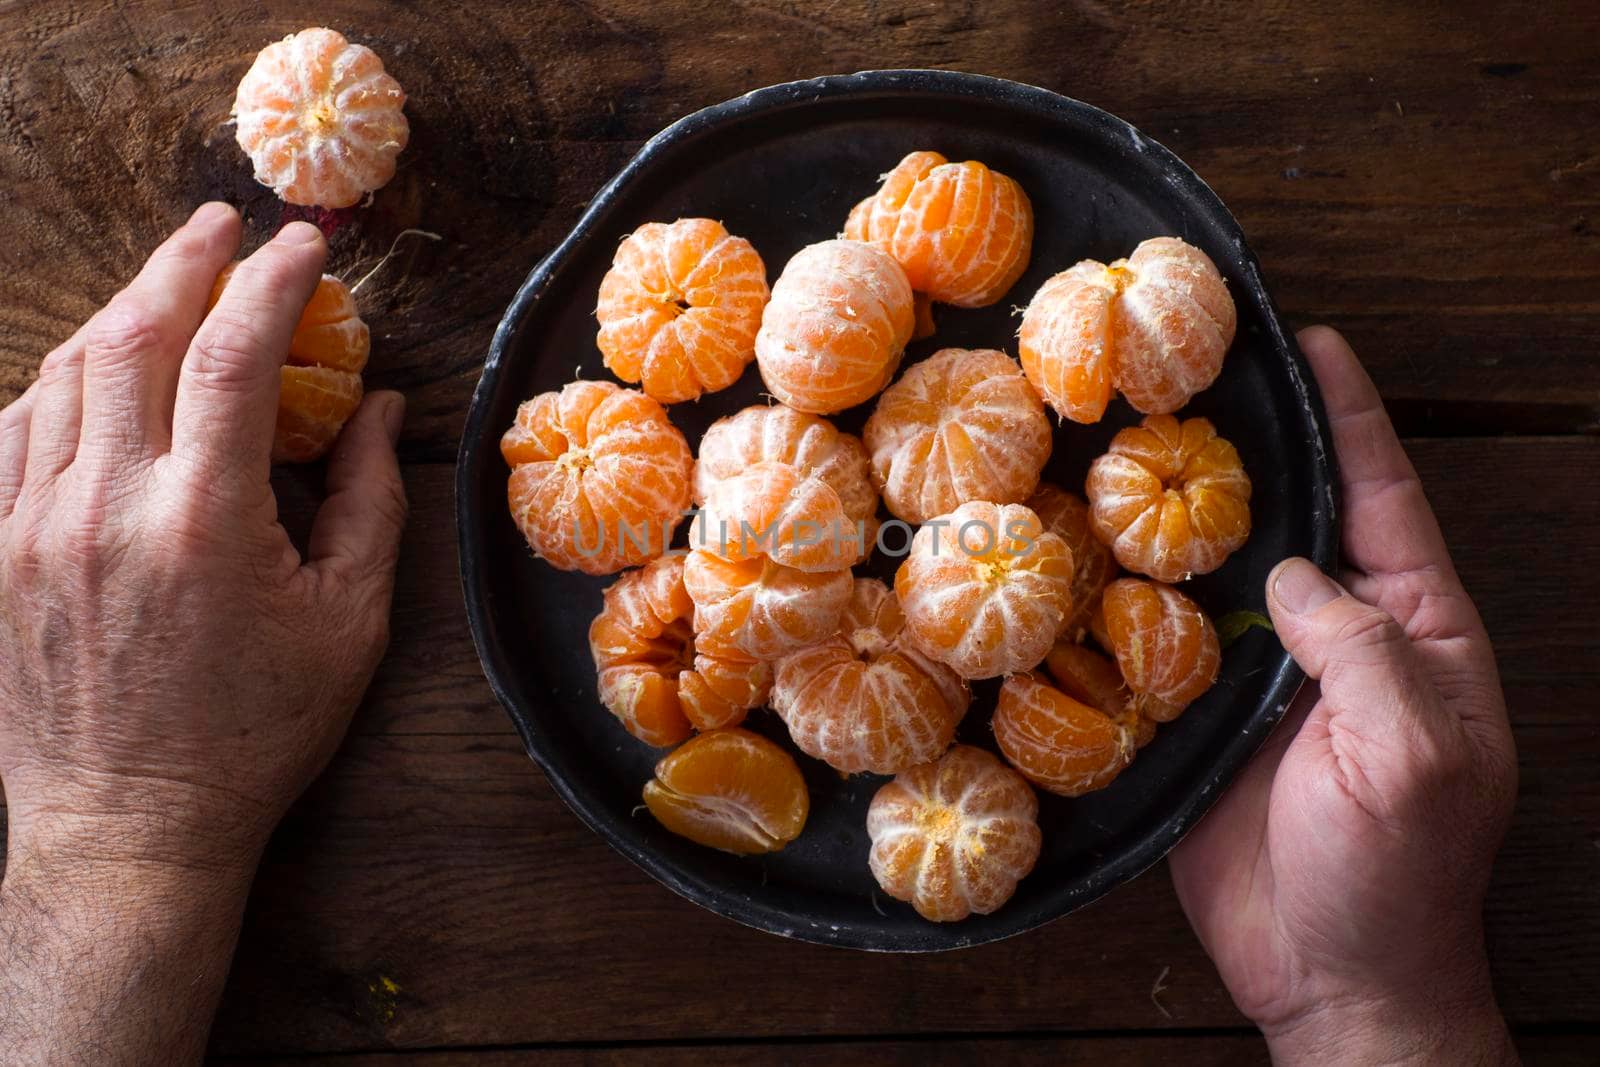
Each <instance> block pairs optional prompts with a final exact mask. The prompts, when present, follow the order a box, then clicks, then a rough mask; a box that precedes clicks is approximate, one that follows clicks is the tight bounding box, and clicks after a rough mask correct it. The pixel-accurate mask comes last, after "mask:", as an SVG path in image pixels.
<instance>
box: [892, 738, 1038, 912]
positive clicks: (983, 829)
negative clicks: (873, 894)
mask: <svg viewBox="0 0 1600 1067" xmlns="http://www.w3.org/2000/svg"><path fill="white" fill-rule="evenodd" d="M1038 820H1039V801H1038V798H1037V797H1035V796H1034V793H1033V790H1032V789H1030V788H1028V783H1027V782H1025V781H1023V780H1022V778H1021V776H1019V775H1018V774H1017V773H1016V772H1015V771H1013V770H1011V769H1010V768H1009V767H1007V766H1006V765H1005V764H1003V763H1001V762H1000V761H999V760H998V759H996V758H995V757H994V756H992V755H990V754H989V753H987V752H985V751H984V750H983V749H981V748H973V747H972V746H970V745H956V746H955V747H954V748H952V749H950V751H949V752H947V753H945V755H944V756H943V757H941V758H940V759H938V760H936V761H934V762H932V763H924V764H922V765H921V766H919V767H913V768H912V769H910V770H908V771H904V772H902V773H901V774H899V775H897V776H896V777H895V779H894V781H892V782H890V783H889V784H887V785H885V786H884V787H883V788H882V789H879V790H878V792H877V794H876V795H875V796H874V797H873V798H872V804H871V805H870V806H869V807H868V809H867V834H868V836H869V837H870V838H871V839H872V851H871V853H870V859H869V863H870V864H871V867H872V876H873V877H874V878H876V879H877V880H878V885H879V886H881V887H882V888H883V891H884V892H885V893H888V894H889V895H890V896H891V897H894V898H895V899H896V900H905V901H909V902H910V903H911V906H912V907H914V908H916V909H917V914H919V915H921V916H922V917H923V918H924V919H928V920H931V921H933V922H955V921H957V920H960V919H965V918H966V917H967V916H968V915H971V914H973V913H974V912H976V913H977V914H979V915H988V914H990V913H991V912H993V911H995V910H997V909H998V908H999V907H1000V906H1001V905H1002V904H1004V903H1005V902H1006V901H1008V900H1010V899H1011V896H1012V894H1014V893H1015V892H1016V889H1017V882H1019V881H1020V880H1021V879H1022V878H1023V877H1025V876H1026V875H1027V874H1028V872H1029V871H1031V870H1033V865H1034V864H1035V863H1036V862H1038V859H1039V847H1040V843H1041V837H1040V834H1039V821H1038Z"/></svg>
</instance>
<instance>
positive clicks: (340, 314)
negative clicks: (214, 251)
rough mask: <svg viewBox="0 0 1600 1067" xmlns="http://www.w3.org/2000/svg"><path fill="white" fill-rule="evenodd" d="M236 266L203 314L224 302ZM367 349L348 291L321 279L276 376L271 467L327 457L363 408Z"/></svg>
mask: <svg viewBox="0 0 1600 1067" xmlns="http://www.w3.org/2000/svg"><path fill="white" fill-rule="evenodd" d="M237 266H238V264H237V263H230V264H228V265H227V266H226V267H224V268H222V273H221V274H219V275H217V281H216V284H215V285H213V286H212V287H211V297H210V299H209V301H208V302H207V305H206V307H207V310H210V309H211V308H213V307H216V305H217V301H219V300H221V299H222V291H223V290H224V289H225V288H227V285H228V280H229V279H230V278H232V277H233V272H234V269H235V268H236V267H237ZM371 348H372V336H371V333H370V332H369V331H368V329H367V324H366V323H365V322H362V321H361V313H360V311H359V310H357V308H356V298H355V296H354V295H352V294H351V292H350V287H349V286H347V285H345V284H344V282H342V281H340V280H339V279H338V278H335V277H334V276H333V275H331V274H324V275H323V276H322V280H321V281H319V282H317V288H316V289H315V290H314V291H313V292H312V294H311V299H310V301H309V302H307V304H306V307H305V310H304V311H303V312H301V313H300V321H299V322H298V323H296V324H295V328H294V335H293V336H292V337H291V338H290V340H289V359H288V362H287V363H286V364H285V365H284V367H283V369H282V370H281V371H280V372H279V389H278V422H277V426H276V428H275V430H274V432H273V435H272V462H274V463H310V462H312V461H313V460H318V459H321V458H322V457H323V456H325V455H327V453H328V449H330V448H332V447H333V442H334V441H335V440H337V439H338V437H339V431H340V430H342V429H344V424H345V423H346V422H347V421H348V420H349V418H350V416H351V415H353V414H355V410H356V408H358V407H360V406H361V395H362V384H361V371H362V370H363V369H364V368H365V367H366V365H367V356H368V354H369V353H370V352H371Z"/></svg>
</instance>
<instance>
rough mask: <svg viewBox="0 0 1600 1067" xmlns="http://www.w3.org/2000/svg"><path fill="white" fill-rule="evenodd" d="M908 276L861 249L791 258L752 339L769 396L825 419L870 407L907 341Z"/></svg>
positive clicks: (834, 246)
mask: <svg viewBox="0 0 1600 1067" xmlns="http://www.w3.org/2000/svg"><path fill="white" fill-rule="evenodd" d="M913 320H914V312H913V308H912V301H911V285H910V283H908V282H907V281H906V273H905V271H903V270H901V269H900V264H898V263H896V262H895V261H894V260H893V259H891V258H890V257H889V256H887V255H885V254H884V253H883V252H881V251H879V250H878V249H876V248H874V247H872V246H871V245H867V244H862V243H861V242H859V241H823V242H821V243H819V244H814V245H809V246H807V247H805V248H802V249H801V250H800V251H799V252H796V253H795V255H794V258H793V259H791V260H789V262H788V264H786V265H785V266H784V268H783V273H782V274H781V275H779V276H778V280H777V282H776V283H774V285H773V286H772V299H771V300H769V301H768V302H767V306H766V309H765V310H764V311H763V312H762V315H761V329H760V331H759V332H758V333H757V334H756V362H757V363H758V364H759V365H760V367H761V380H762V381H764V382H765V383H766V385H767V388H768V389H769V390H771V392H772V395H773V396H775V397H777V398H778V399H779V400H781V401H782V402H783V403H785V404H788V405H789V406H790V407H792V408H795V409H797V410H799V411H809V412H812V413H814V414H818V415H827V414H830V413H832V412H835V411H843V410H844V409H845V408H850V407H854V406H855V405H857V404H860V403H862V402H863V401H865V400H869V399H871V398H872V397H873V396H874V395H876V394H877V392H878V391H879V390H880V389H882V388H883V387H884V386H885V385H887V384H888V383H889V379H890V378H891V377H893V376H894V369H895V367H897V366H898V365H899V363H900V356H901V353H902V352H903V351H904V350H905V346H906V342H907V341H908V340H910V339H911V329H912V326H913Z"/></svg>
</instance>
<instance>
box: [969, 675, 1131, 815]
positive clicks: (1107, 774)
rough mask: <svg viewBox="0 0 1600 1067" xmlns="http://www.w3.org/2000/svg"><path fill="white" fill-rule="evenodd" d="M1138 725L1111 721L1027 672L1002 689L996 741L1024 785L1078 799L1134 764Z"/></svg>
mask: <svg viewBox="0 0 1600 1067" xmlns="http://www.w3.org/2000/svg"><path fill="white" fill-rule="evenodd" d="M1137 721H1138V719H1137V716H1128V717H1122V716H1119V717H1117V718H1112V717H1111V716H1109V715H1107V714H1106V713H1105V712H1103V711H1101V710H1100V709H1098V708H1095V707H1092V706H1090V705H1088V704H1085V703H1083V702H1082V701H1080V700H1077V699H1075V698H1074V697H1071V696H1069V695H1068V694H1066V693H1064V692H1063V691H1061V690H1060V689H1058V688H1056V687H1055V686H1053V685H1051V684H1050V683H1049V682H1047V681H1045V680H1044V679H1043V678H1041V677H1040V676H1039V675H1038V674H1036V673H1034V672H1031V671H1029V672H1024V673H1022V674H1013V675H1012V676H1011V677H1009V678H1007V679H1006V680H1005V683H1004V684H1003V685H1001V687H1000V699H999V701H998V702H997V703H996V704H995V709H994V719H993V726H994V739H995V741H996V742H997V743H998V744H999V745H1000V751H1001V752H1002V753H1004V754H1005V757H1006V760H1007V762H1009V763H1010V764H1011V765H1012V766H1013V767H1015V768H1016V769H1017V770H1019V771H1021V772H1022V776H1023V777H1024V778H1026V779H1028V781H1030V782H1032V783H1033V784H1034V785H1036V786H1038V787H1039V788H1040V789H1045V790H1048V791H1049V792H1051V793H1057V794H1059V795H1061V796H1064V797H1077V796H1082V795H1083V794H1085V793H1092V792H1094V791H1095V790H1096V789H1104V788H1105V787H1106V786H1108V785H1110V784H1111V780H1112V779H1113V778H1115V777H1116V776H1117V775H1118V774H1120V773H1122V769H1123V768H1124V767H1126V766H1127V765H1128V764H1129V763H1131V762H1133V753H1134V750H1135V748H1136V747H1137V745H1136V741H1135V736H1134V730H1133V724H1134V723H1137Z"/></svg>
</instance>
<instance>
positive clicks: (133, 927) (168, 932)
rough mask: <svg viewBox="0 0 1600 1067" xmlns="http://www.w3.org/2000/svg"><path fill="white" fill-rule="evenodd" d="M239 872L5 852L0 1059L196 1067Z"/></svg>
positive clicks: (13, 847) (69, 850) (0, 889)
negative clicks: (3, 1054)
mask: <svg viewBox="0 0 1600 1067" xmlns="http://www.w3.org/2000/svg"><path fill="white" fill-rule="evenodd" d="M248 888H249V871H248V869H241V867H240V866H239V865H238V864H234V863H230V864H227V865H221V866H213V867H204V866H184V865H175V864H172V863H169V862H164V861H150V860H144V859H140V860H128V859H125V858H117V859H112V858H108V857H105V856H98V857H97V856H95V855H93V854H86V853H85V850H82V849H77V848H73V847H72V846H71V844H70V843H66V842H49V843H39V844H35V843H33V842H31V841H22V840H17V839H15V838H13V840H12V841H11V843H10V847H9V848H8V850H7V857H6V870H5V877H4V880H3V881H0V1005H3V1006H4V1008H3V1010H0V1048H3V1049H6V1050H7V1057H8V1058H9V1057H13V1056H14V1057H15V1058H16V1061H17V1062H20V1063H40V1064H55V1063H74V1064H75V1063H90V1062H92V1063H107V1064H155V1063H161V1064H168V1063H192V1062H198V1061H199V1060H200V1057H201V1055H202V1053H203V1051H204V1048H205V1041H206V1035H207V1032H208V1030H209V1028H210V1025H211V1017H212V1014H213V1013H214V1012H215V1010H216V1005H217V999H218V997H219V996H220V994H221V991H222V984H223V980H224V979H225V977H226V975H227V970H228V963H229V960H230V959H231V957H232V955H233V948H234V942H235V940H236V939H237V937H238V931H239V919H240V914H241V912H242V911H243V907H244V899H245V896H246V893H247V892H248Z"/></svg>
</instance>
